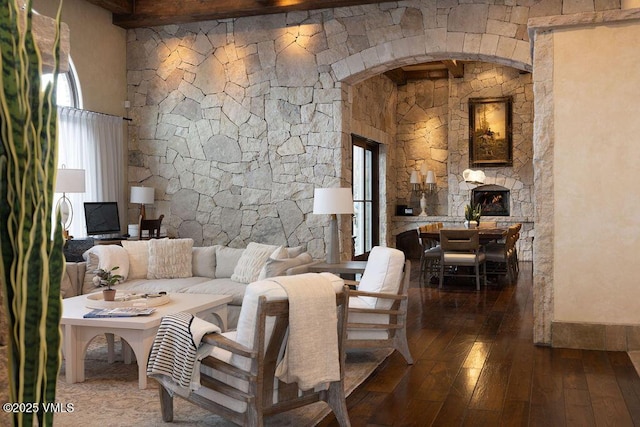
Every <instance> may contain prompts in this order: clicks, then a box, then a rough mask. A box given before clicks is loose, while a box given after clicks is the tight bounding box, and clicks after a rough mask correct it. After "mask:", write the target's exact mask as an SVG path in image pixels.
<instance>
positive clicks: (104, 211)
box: [84, 202, 121, 236]
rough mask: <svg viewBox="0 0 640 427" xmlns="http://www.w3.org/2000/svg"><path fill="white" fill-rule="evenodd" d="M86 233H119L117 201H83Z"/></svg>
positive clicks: (95, 234)
mask: <svg viewBox="0 0 640 427" xmlns="http://www.w3.org/2000/svg"><path fill="white" fill-rule="evenodd" d="M84 218H85V222H86V225H87V235H89V236H97V235H120V234H121V230H120V215H119V214H118V202H85V203H84Z"/></svg>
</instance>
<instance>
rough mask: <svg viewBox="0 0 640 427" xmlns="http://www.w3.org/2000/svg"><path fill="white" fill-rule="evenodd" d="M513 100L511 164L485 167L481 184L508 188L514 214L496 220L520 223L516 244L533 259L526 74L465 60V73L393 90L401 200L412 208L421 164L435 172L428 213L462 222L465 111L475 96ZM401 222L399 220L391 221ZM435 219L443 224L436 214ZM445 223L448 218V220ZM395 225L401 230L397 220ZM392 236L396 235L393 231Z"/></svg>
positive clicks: (466, 161) (466, 147) (530, 101)
mask: <svg viewBox="0 0 640 427" xmlns="http://www.w3.org/2000/svg"><path fill="white" fill-rule="evenodd" d="M500 96H512V97H513V166H512V167H491V168H487V167H484V168H474V169H482V170H483V171H484V172H485V174H486V176H487V180H486V184H498V185H501V186H504V187H506V188H508V189H509V190H510V205H511V206H510V207H511V217H510V218H504V217H494V218H490V219H491V220H498V221H501V222H504V223H505V224H506V223H514V222H523V223H526V224H528V226H527V227H525V228H524V229H523V232H522V235H521V244H522V245H523V246H525V248H523V252H524V253H527V254H528V256H527V257H526V258H524V257H523V258H522V259H529V260H530V259H531V257H530V255H531V251H530V249H531V242H532V240H533V236H534V230H533V224H529V223H531V222H532V220H533V200H532V197H533V162H532V160H533V91H532V79H531V74H530V73H521V72H520V71H519V70H517V69H515V68H511V67H505V66H499V65H495V64H487V63H483V62H468V63H466V64H465V73H464V77H463V78H450V79H448V80H447V79H442V80H436V81H426V80H423V81H415V82H409V83H407V84H406V85H403V86H400V87H399V88H398V111H397V118H398V133H397V134H396V148H397V150H398V153H399V154H398V156H397V162H398V163H397V164H396V167H397V170H398V171H399V173H398V180H397V187H398V200H397V202H398V203H400V204H404V203H407V202H408V204H410V205H413V206H414V208H417V197H416V196H415V194H411V192H410V188H411V186H410V184H409V177H410V175H411V171H413V170H419V169H420V166H421V165H422V163H423V162H426V163H427V166H428V169H430V170H433V171H434V172H435V174H436V180H437V187H436V188H437V191H436V194H431V195H427V200H428V207H427V213H428V215H429V217H427V218H422V221H423V222H428V221H435V219H434V216H435V217H449V219H448V220H449V221H452V220H453V221H454V223H455V221H459V220H461V218H462V216H463V214H464V205H465V204H467V203H469V197H470V190H471V189H472V188H473V187H472V186H470V185H469V184H466V183H465V182H464V181H463V179H462V171H463V170H465V169H467V168H468V167H469V109H468V100H469V98H472V97H500ZM397 221H399V222H400V223H404V219H403V218H395V219H394V222H397ZM438 221H441V219H439V220H438ZM445 221H446V220H445ZM393 230H395V231H398V232H401V231H405V230H404V229H403V227H398V226H396V224H394V227H393ZM392 235H393V236H395V234H394V232H392Z"/></svg>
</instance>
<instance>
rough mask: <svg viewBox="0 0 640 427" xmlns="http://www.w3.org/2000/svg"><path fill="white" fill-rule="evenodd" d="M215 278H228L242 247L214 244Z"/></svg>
mask: <svg viewBox="0 0 640 427" xmlns="http://www.w3.org/2000/svg"><path fill="white" fill-rule="evenodd" d="M215 248H216V279H222V278H227V279H228V278H229V277H231V275H232V274H233V271H234V270H235V268H236V265H238V261H239V260H240V257H241V256H242V254H243V253H244V248H230V247H228V246H222V245H216V246H215Z"/></svg>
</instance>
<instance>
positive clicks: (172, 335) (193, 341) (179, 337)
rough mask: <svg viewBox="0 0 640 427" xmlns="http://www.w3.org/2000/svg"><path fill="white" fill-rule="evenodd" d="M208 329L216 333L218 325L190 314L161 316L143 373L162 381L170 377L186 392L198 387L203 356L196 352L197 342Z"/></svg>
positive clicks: (218, 329) (218, 330)
mask: <svg viewBox="0 0 640 427" xmlns="http://www.w3.org/2000/svg"><path fill="white" fill-rule="evenodd" d="M212 332H220V328H219V327H217V326H216V325H214V324H212V323H209V322H206V321H204V320H202V319H199V318H197V317H195V316H193V314H190V313H176V314H170V315H168V316H164V317H163V318H162V321H161V322H160V327H159V328H158V333H157V334H156V338H155V340H154V341H153V346H152V347H151V354H150V355H149V363H148V364H147V376H150V377H155V378H157V379H160V380H163V381H161V382H163V383H166V382H167V381H166V380H168V379H171V380H172V381H173V383H174V384H175V385H176V386H178V387H180V388H182V389H183V390H182V391H184V392H187V393H188V392H189V391H191V390H197V389H198V387H199V386H200V359H201V358H202V357H203V356H204V354H202V355H201V354H200V353H203V352H199V351H198V349H199V347H200V341H202V337H203V336H204V335H206V334H208V333H212ZM204 353H206V352H204ZM176 391H177V390H176Z"/></svg>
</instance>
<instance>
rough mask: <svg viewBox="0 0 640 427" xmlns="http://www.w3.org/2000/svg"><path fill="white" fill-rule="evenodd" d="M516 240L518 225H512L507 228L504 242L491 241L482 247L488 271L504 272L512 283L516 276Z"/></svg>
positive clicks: (494, 272)
mask: <svg viewBox="0 0 640 427" xmlns="http://www.w3.org/2000/svg"><path fill="white" fill-rule="evenodd" d="M517 240H518V227H517V226H515V225H512V226H510V227H509V229H508V230H507V235H506V237H505V241H504V243H491V244H489V245H486V246H485V248H484V252H485V256H486V259H487V263H488V264H489V273H491V274H506V275H507V279H508V281H509V283H513V282H514V280H515V278H516V277H517V273H518V272H517V260H516V258H515V253H514V252H515V246H516V241H517Z"/></svg>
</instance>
